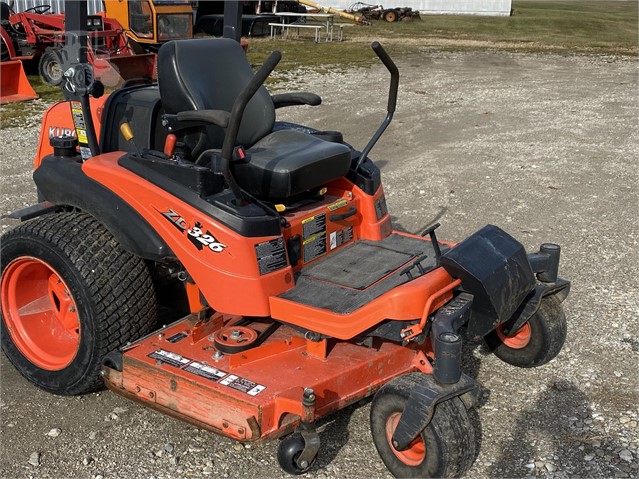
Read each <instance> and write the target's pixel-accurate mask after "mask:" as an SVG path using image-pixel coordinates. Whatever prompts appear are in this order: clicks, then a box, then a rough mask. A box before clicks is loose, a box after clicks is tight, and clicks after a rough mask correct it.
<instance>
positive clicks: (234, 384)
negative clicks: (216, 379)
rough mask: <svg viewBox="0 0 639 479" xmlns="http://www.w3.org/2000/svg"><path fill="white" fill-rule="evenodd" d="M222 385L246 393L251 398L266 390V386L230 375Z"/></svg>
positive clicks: (222, 381)
mask: <svg viewBox="0 0 639 479" xmlns="http://www.w3.org/2000/svg"><path fill="white" fill-rule="evenodd" d="M220 384H224V385H225V386H228V387H230V388H233V389H236V390H238V391H241V392H243V393H246V394H248V395H249V396H257V395H258V394H259V393H261V392H262V391H264V390H265V389H266V386H262V385H261V384H257V383H254V382H253V381H249V380H248V379H244V378H240V377H238V376H236V375H234V374H229V375H228V376H227V377H225V378H224V379H222V380H221V381H220Z"/></svg>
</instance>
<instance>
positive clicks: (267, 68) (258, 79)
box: [222, 51, 282, 161]
mask: <svg viewBox="0 0 639 479" xmlns="http://www.w3.org/2000/svg"><path fill="white" fill-rule="evenodd" d="M281 59H282V54H281V53H280V52H278V51H275V52H273V53H271V55H270V56H269V57H268V58H267V59H266V61H265V62H264V64H263V65H262V68H260V69H259V70H258V71H257V73H256V74H255V75H254V76H253V78H251V81H249V82H248V84H247V85H246V87H244V90H242V92H241V93H240V94H239V95H238V97H237V98H236V99H235V102H234V103H233V108H232V109H231V118H230V120H229V125H228V127H227V129H226V135H224V143H223V145H222V158H225V159H226V160H229V161H230V160H231V155H232V154H233V147H234V146H235V142H236V141H237V134H238V132H239V131H240V123H241V122H242V117H243V116H244V110H245V109H246V105H248V102H249V101H251V98H253V95H255V92H257V90H258V88H259V87H261V86H262V83H264V81H266V79H267V78H268V76H269V75H270V74H271V72H272V71H273V70H274V69H275V67H276V66H277V64H278V63H279V62H280V60H281Z"/></svg>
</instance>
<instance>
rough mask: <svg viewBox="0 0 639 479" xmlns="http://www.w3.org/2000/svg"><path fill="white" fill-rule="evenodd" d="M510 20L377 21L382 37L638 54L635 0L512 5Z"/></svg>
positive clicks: (440, 17)
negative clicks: (470, 41) (406, 22)
mask: <svg viewBox="0 0 639 479" xmlns="http://www.w3.org/2000/svg"><path fill="white" fill-rule="evenodd" d="M512 7H513V15H512V16H510V17H475V16H452V15H428V16H422V21H421V22H419V21H418V22H412V23H408V24H405V23H404V24H403V23H385V22H375V25H374V26H373V29H374V30H376V33H377V34H378V35H380V36H382V37H391V38H393V37H395V38H397V37H399V38H413V39H415V38H420V39H426V40H427V39H446V40H451V41H457V42H460V44H461V45H463V41H468V40H474V41H480V42H488V43H492V44H494V47H497V48H500V47H501V48H506V49H518V48H519V49H525V50H539V51H548V50H551V51H552V50H555V51H567V52H593V53H615V54H634V55H636V54H637V37H638V28H637V23H638V8H637V2H633V1H576V0H557V1H552V2H551V1H513V4H512Z"/></svg>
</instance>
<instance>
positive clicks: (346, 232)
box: [331, 226, 353, 249]
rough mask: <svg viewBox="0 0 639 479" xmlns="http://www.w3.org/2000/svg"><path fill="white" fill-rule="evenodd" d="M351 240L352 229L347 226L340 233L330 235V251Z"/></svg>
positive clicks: (334, 232)
mask: <svg viewBox="0 0 639 479" xmlns="http://www.w3.org/2000/svg"><path fill="white" fill-rule="evenodd" d="M352 239H353V227H352V226H349V227H348V228H345V229H343V230H341V231H333V232H332V233H331V249H335V248H337V247H338V246H341V245H343V244H344V243H347V242H349V241H350V240H352Z"/></svg>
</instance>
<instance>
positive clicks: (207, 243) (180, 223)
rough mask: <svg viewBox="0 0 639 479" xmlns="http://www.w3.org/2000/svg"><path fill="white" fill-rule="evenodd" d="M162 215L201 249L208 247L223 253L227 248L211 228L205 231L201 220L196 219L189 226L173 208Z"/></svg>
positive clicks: (215, 251)
mask: <svg viewBox="0 0 639 479" xmlns="http://www.w3.org/2000/svg"><path fill="white" fill-rule="evenodd" d="M162 216H164V217H165V218H166V219H167V220H169V221H170V222H171V224H172V225H173V226H175V227H176V228H177V229H178V230H180V231H182V232H183V233H186V237H187V238H188V240H189V241H190V242H191V243H193V245H194V246H195V247H196V248H197V249H199V250H200V251H201V250H202V248H204V247H206V248H208V249H210V250H211V251H213V252H214V253H221V252H222V251H224V248H226V245H225V244H222V243H220V242H218V241H217V240H216V239H215V236H213V235H212V234H211V232H210V231H209V230H206V231H203V230H202V224H201V223H200V222H199V221H196V222H195V225H194V226H193V227H192V228H189V225H188V223H187V222H186V220H185V219H184V218H182V216H181V215H180V214H179V213H176V212H175V211H173V210H172V209H169V211H164V212H162Z"/></svg>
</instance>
